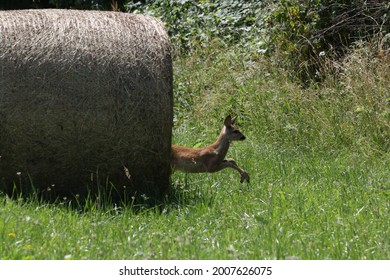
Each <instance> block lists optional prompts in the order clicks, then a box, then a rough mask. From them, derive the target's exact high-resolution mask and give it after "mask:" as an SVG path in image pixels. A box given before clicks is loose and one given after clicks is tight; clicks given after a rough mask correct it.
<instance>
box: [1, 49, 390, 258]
mask: <svg viewBox="0 0 390 280" xmlns="http://www.w3.org/2000/svg"><path fill="white" fill-rule="evenodd" d="M363 51H364V50H356V51H355V52H353V53H352V54H351V56H350V57H349V58H348V59H346V60H345V61H344V64H342V72H341V73H339V74H338V76H337V77H336V78H334V76H330V77H329V79H328V80H327V81H325V82H324V84H323V85H321V86H319V87H312V88H308V89H302V88H300V86H299V85H298V84H297V83H295V82H292V81H289V80H288V79H287V75H286V74H285V73H283V72H282V71H281V70H280V69H278V68H276V67H275V66H273V63H272V59H266V58H262V57H258V56H252V55H249V54H243V53H240V52H237V50H234V49H233V50H221V51H219V50H215V49H209V50H202V51H199V53H196V54H194V55H193V56H190V57H187V58H185V59H176V61H175V129H174V131H173V134H174V142H175V143H179V144H182V145H187V146H197V145H205V144H208V143H211V142H213V141H214V140H215V137H216V136H217V135H218V132H219V130H220V129H221V125H222V121H223V118H224V117H225V116H226V115H227V114H229V113H230V114H236V115H239V120H238V126H239V127H240V128H241V131H242V132H243V133H244V134H245V135H246V136H247V140H245V141H243V142H239V143H234V145H233V146H232V147H231V149H230V151H229V155H228V156H229V157H231V158H234V159H235V160H236V161H237V163H238V164H239V165H240V166H242V167H243V168H244V169H245V170H246V171H248V172H249V173H250V175H251V183H250V184H249V185H247V184H240V183H239V174H238V173H237V172H236V171H234V170H224V171H222V172H220V173H216V174H187V175H186V174H182V173H174V175H173V176H172V185H173V191H172V194H171V195H170V197H169V198H167V201H166V202H164V203H161V204H159V205H157V206H156V207H147V206H138V207H134V208H131V207H123V206H122V205H118V206H106V207H100V206H99V205H97V204H94V203H92V202H91V203H89V204H87V205H85V206H84V207H81V208H80V207H69V203H68V202H66V201H64V202H62V203H57V204H46V203H43V202H39V201H37V200H34V199H31V200H26V199H13V200H10V199H7V198H6V197H4V196H0V203H1V207H0V258H1V259H288V258H294V259H295V258H298V259H390V245H389V244H390V231H389V229H390V216H389V208H390V207H389V206H390V205H389V204H390V168H389V166H390V162H389V158H390V157H389V135H390V134H389V116H390V111H389V109H388V108H389V106H388V105H389V102H390V96H389V92H388V89H389V80H390V79H389V75H390V74H389V72H388V70H387V71H386V69H388V68H386V65H385V66H381V64H380V63H379V62H375V61H374V60H373V59H370V60H368V59H367V57H366V56H365V53H364V52H363ZM355 60H356V61H355ZM358 62H359V63H358ZM373 63H377V64H376V65H375V67H372V64H373ZM357 65H359V67H358V66H357ZM378 67H379V68H378ZM380 67H382V68H380ZM387 67H388V66H387Z"/></svg>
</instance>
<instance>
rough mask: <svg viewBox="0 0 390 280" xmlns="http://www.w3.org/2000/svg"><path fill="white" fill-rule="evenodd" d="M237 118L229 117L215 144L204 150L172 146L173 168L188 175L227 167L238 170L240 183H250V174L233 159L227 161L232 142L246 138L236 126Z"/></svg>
mask: <svg viewBox="0 0 390 280" xmlns="http://www.w3.org/2000/svg"><path fill="white" fill-rule="evenodd" d="M236 119H237V117H234V118H231V116H227V117H226V119H225V122H224V127H223V128H222V131H221V133H220V134H219V136H218V138H217V141H215V143H214V144H212V145H210V146H207V147H204V148H187V147H182V146H177V145H172V154H171V166H172V169H173V171H174V170H181V171H184V172H188V173H200V172H211V173H212V172H217V171H220V170H222V169H225V168H227V167H230V168H233V169H235V170H237V171H238V172H239V173H240V175H241V180H240V182H241V183H242V182H244V181H247V182H248V183H249V174H248V173H247V172H245V171H244V170H243V169H242V168H240V167H239V166H238V165H237V163H236V162H235V161H234V160H232V159H225V156H226V153H227V152H228V150H229V146H230V143H231V142H232V141H242V140H244V139H245V136H244V135H243V134H242V133H241V132H240V131H239V130H238V129H237V128H236V127H235V126H234V122H235V121H236Z"/></svg>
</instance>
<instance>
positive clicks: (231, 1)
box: [126, 0, 267, 53]
mask: <svg viewBox="0 0 390 280" xmlns="http://www.w3.org/2000/svg"><path fill="white" fill-rule="evenodd" d="M265 2H267V1H255V0H247V1H239V0H228V1H223V0H217V1H209V0H203V1H187V0H182V1H179V0H157V1H139V2H133V1H130V2H128V4H127V5H126V7H127V11H129V12H134V13H148V14H151V15H154V16H157V17H159V18H161V19H162V20H163V21H164V22H165V24H166V26H167V29H168V32H169V34H170V36H171V38H172V40H173V42H174V45H175V46H176V47H178V49H179V50H180V51H181V52H182V53H187V52H188V51H190V50H194V49H196V47H197V46H199V45H200V46H206V45H209V44H211V42H213V41H217V42H218V43H219V44H221V45H225V44H226V45H232V44H239V45H242V46H248V45H251V46H252V45H253V44H256V43H259V42H262V40H263V38H262V35H261V34H262V32H263V30H262V28H263V19H264V14H263V8H264V6H265V4H264V3H265ZM249 43H250V44H249Z"/></svg>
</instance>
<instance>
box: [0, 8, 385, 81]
mask: <svg viewBox="0 0 390 280" xmlns="http://www.w3.org/2000/svg"><path fill="white" fill-rule="evenodd" d="M30 8H65V9H94V10H114V11H123V12H134V13H148V14H152V15H154V16H157V17H159V18H161V19H162V20H163V21H164V22H165V24H166V26H167V29H168V32H169V34H170V36H171V38H172V41H173V43H174V45H175V47H176V49H177V50H178V51H179V53H181V54H187V53H189V52H191V51H192V50H194V49H196V48H197V47H199V46H201V47H204V46H207V45H210V44H216V43H218V44H221V45H224V46H230V45H236V46H237V45H238V46H241V47H243V48H247V49H249V48H257V49H258V51H259V52H262V53H264V54H266V55H269V56H271V55H275V54H277V56H278V60H279V61H280V66H281V67H283V68H285V69H286V70H289V71H291V76H292V77H294V78H298V79H300V80H301V81H302V82H303V83H304V84H308V83H311V82H313V81H314V82H319V81H321V80H322V79H323V77H322V76H321V71H320V70H321V56H320V55H319V54H320V53H321V54H324V53H326V54H327V56H328V57H329V56H333V57H334V58H335V59H340V58H342V57H343V56H344V55H345V54H346V53H347V51H348V49H349V48H350V46H351V45H352V44H354V43H355V42H357V41H361V40H366V41H367V40H370V38H372V36H374V35H378V34H379V35H380V36H384V35H385V34H388V32H389V29H390V28H389V26H390V25H389V19H390V13H389V8H390V4H389V2H388V1H387V0H368V1H364V0H308V1H302V0H282V1H272V0H263V1H255V0H244V1H242V0H216V1H210V0H204V1H188V0H156V1H148V0H144V1H136V0H134V1H129V0H13V1H9V0H1V2H0V9H30Z"/></svg>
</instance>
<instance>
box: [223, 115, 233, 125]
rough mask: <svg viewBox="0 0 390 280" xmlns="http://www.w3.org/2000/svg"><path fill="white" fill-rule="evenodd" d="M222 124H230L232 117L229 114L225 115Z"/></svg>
mask: <svg viewBox="0 0 390 280" xmlns="http://www.w3.org/2000/svg"><path fill="white" fill-rule="evenodd" d="M224 124H225V126H230V125H232V117H231V116H230V115H229V116H227V117H226V119H225V121H224Z"/></svg>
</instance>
